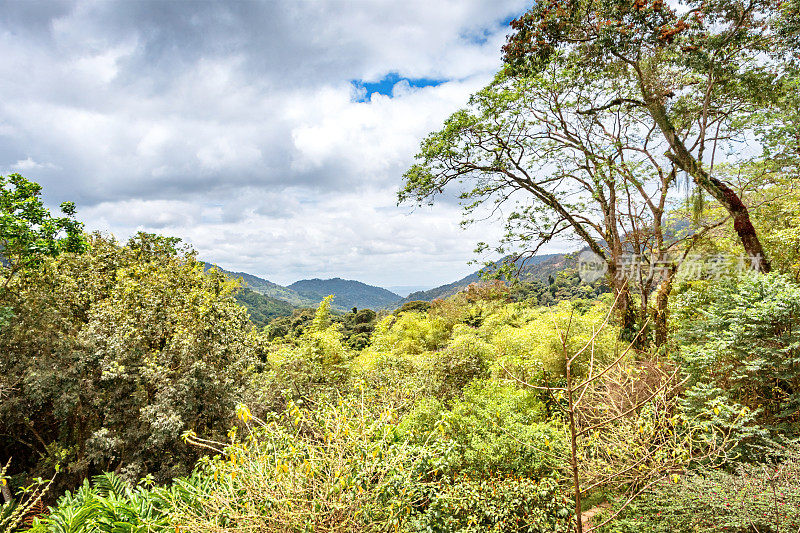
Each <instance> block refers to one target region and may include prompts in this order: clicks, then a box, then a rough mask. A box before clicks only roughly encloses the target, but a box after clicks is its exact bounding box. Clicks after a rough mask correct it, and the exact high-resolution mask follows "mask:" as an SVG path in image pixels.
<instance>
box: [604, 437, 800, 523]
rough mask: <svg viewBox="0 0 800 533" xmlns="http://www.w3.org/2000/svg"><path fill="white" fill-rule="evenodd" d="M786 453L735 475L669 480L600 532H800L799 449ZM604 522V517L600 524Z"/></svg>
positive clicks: (721, 473)
mask: <svg viewBox="0 0 800 533" xmlns="http://www.w3.org/2000/svg"><path fill="white" fill-rule="evenodd" d="M782 455H783V457H782V461H781V462H773V463H771V464H768V465H738V466H737V468H736V469H735V470H734V471H732V472H727V471H723V470H699V471H697V472H694V473H692V474H690V475H686V476H678V477H676V478H675V479H674V480H670V481H666V480H665V481H664V482H662V483H660V484H659V485H656V486H655V487H654V488H653V489H652V490H650V491H648V492H647V493H645V495H644V496H643V497H642V498H640V499H639V500H637V501H636V502H635V503H634V504H633V505H631V506H630V507H629V508H628V509H626V510H625V511H624V512H623V514H622V515H621V516H620V517H619V518H618V519H616V520H614V521H613V522H612V523H610V524H609V525H607V526H606V527H604V528H602V529H601V530H600V531H602V532H604V533H612V532H613V533H628V532H630V533H673V532H676V533H684V532H685V533H690V532H691V533H694V532H711V531H739V532H742V533H744V532H745V531H762V532H763V531H774V532H778V531H796V530H797V529H798V528H799V527H800V462H798V457H797V452H796V449H795V451H791V450H786V451H785V452H784V453H783V454H782ZM674 481H677V483H675V482H674ZM619 503H620V502H617V504H619ZM612 512H613V511H612ZM607 514H608V512H607V513H605V515H606V516H607ZM603 518H604V515H599V516H598V517H597V518H596V520H597V521H598V522H599V521H602V520H603Z"/></svg>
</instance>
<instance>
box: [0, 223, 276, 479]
mask: <svg viewBox="0 0 800 533" xmlns="http://www.w3.org/2000/svg"><path fill="white" fill-rule="evenodd" d="M175 244H176V241H174V240H170V239H163V238H159V237H157V236H152V235H147V234H139V235H138V236H137V237H135V238H134V239H133V240H132V241H131V242H130V243H129V245H128V246H120V245H119V244H117V243H116V242H114V241H113V240H110V239H106V238H103V237H100V236H93V237H92V238H91V239H90V249H89V251H88V252H87V253H84V254H73V253H64V254H61V255H60V256H58V257H57V258H55V259H50V260H47V261H44V262H42V264H41V265H40V268H39V269H38V271H37V274H36V275H35V276H33V275H31V276H25V277H23V278H20V280H19V282H18V283H17V286H16V290H15V294H14V297H13V298H11V299H9V300H8V302H9V304H11V306H12V307H13V309H14V316H13V317H12V318H11V321H10V324H9V325H8V326H7V327H5V328H4V329H3V330H2V331H0V390H3V391H4V397H3V401H2V402H1V403H0V433H2V434H4V435H8V436H10V438H8V439H4V440H3V443H2V444H1V445H0V450H1V452H0V453H3V454H5V455H7V456H13V457H15V459H16V461H17V463H16V464H17V466H18V468H24V469H25V470H27V471H28V472H31V473H41V475H47V474H48V473H50V472H52V470H51V469H52V468H53V466H54V465H55V464H56V463H61V464H62V465H64V466H65V472H64V474H63V475H60V476H59V477H58V480H57V481H58V483H59V485H61V486H64V485H66V486H69V485H70V484H72V483H74V482H75V481H76V480H78V481H79V480H80V479H82V478H85V477H86V476H88V475H92V474H95V473H99V472H102V471H103V470H109V469H111V470H114V469H118V470H119V471H120V472H122V474H123V475H124V477H126V478H127V479H136V478H138V477H140V476H143V475H145V474H147V473H152V474H154V475H155V476H156V477H157V479H160V480H165V479H169V478H170V477H173V476H175V475H178V474H181V473H186V472H188V471H189V470H190V469H191V467H192V465H193V463H194V461H195V460H196V458H197V453H196V452H195V451H193V450H189V449H187V448H186V447H184V446H181V445H180V444H179V443H180V435H181V433H182V432H183V431H184V430H186V429H189V428H191V429H195V430H197V431H201V432H203V433H206V434H209V435H215V434H222V433H223V432H224V431H225V429H226V428H227V426H228V423H229V418H228V413H230V410H231V409H232V407H233V405H235V403H236V401H238V400H239V398H240V396H241V395H242V394H244V392H245V391H246V390H247V389H248V388H249V381H248V378H247V377H246V374H245V371H246V370H247V369H248V368H249V367H250V366H252V364H253V362H254V361H255V360H257V357H258V353H257V352H258V350H259V346H260V344H259V342H260V341H259V340H258V339H257V337H256V336H255V331H254V330H253V328H252V326H251V325H250V324H249V322H248V321H247V316H246V312H245V310H244V309H243V308H241V307H240V306H238V305H236V303H235V300H234V293H235V291H236V284H235V283H234V282H231V281H229V280H228V279H227V278H225V277H224V276H223V275H221V274H214V273H209V274H204V273H203V269H202V266H201V265H200V264H199V263H197V262H196V261H195V259H194V256H193V254H191V253H180V252H178V250H177V249H176V248H175Z"/></svg>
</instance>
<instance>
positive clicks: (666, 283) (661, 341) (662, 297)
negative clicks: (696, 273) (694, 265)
mask: <svg viewBox="0 0 800 533" xmlns="http://www.w3.org/2000/svg"><path fill="white" fill-rule="evenodd" d="M676 271H677V267H676V266H672V267H671V268H670V269H669V270H668V271H667V273H666V277H665V278H664V279H663V280H662V281H661V283H660V284H659V285H658V292H657V293H656V300H655V309H653V329H654V332H655V343H656V348H660V347H662V346H664V345H666V344H667V336H668V330H667V320H668V319H669V310H668V304H669V293H670V292H671V291H672V280H673V278H674V276H675V272H676Z"/></svg>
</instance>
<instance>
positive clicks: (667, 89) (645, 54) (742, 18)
mask: <svg viewBox="0 0 800 533" xmlns="http://www.w3.org/2000/svg"><path fill="white" fill-rule="evenodd" d="M797 4H798V3H797V1H792V2H780V1H778V0H712V1H708V0H705V1H701V0H685V1H683V2H681V3H679V4H677V5H675V8H673V7H670V5H668V4H667V3H666V2H664V1H663V0H545V1H542V2H537V3H536V4H535V5H534V6H533V7H532V8H531V9H530V10H529V11H528V12H527V13H526V14H525V15H523V16H522V17H520V18H518V19H517V20H515V21H514V22H512V28H513V30H514V32H513V33H512V35H510V36H509V39H508V44H507V45H506V46H505V47H504V49H503V50H504V60H505V61H506V62H507V64H508V65H509V67H510V68H511V69H512V70H513V71H514V72H515V73H517V74H520V75H524V76H527V75H530V73H531V72H537V71H540V70H541V69H542V68H544V67H545V66H546V65H547V64H548V63H549V62H551V61H553V59H554V58H555V57H557V55H558V54H563V53H566V54H568V55H569V56H570V57H572V58H574V59H575V60H576V61H578V62H580V64H581V66H582V67H583V68H584V69H586V70H587V71H592V72H609V71H610V70H613V71H614V72H617V73H620V74H622V75H624V76H625V78H626V79H627V80H628V81H629V84H620V85H619V88H610V89H611V90H608V91H607V92H605V94H604V96H605V103H604V104H603V106H602V107H603V108H615V107H619V106H638V107H641V108H642V109H643V110H645V111H646V112H647V114H648V115H649V126H650V127H651V128H652V129H654V130H655V131H658V132H660V134H661V136H662V137H663V139H664V140H665V141H666V143H667V144H668V150H667V152H666V155H667V157H669V158H670V159H671V160H672V161H673V162H674V164H675V165H676V166H677V167H678V168H679V169H680V170H682V171H684V172H686V173H687V174H688V175H689V176H691V178H692V180H693V181H694V182H695V183H696V184H697V186H699V187H701V188H702V189H703V190H705V191H707V192H708V193H709V194H710V195H711V196H712V197H713V198H714V199H716V200H717V201H718V202H719V203H720V204H721V205H722V206H724V208H725V209H726V210H727V211H728V212H729V213H730V216H731V217H732V218H733V221H734V229H735V230H736V233H737V234H738V237H739V239H740V241H741V243H742V245H743V247H744V249H745V251H746V252H747V253H748V254H749V255H750V256H751V257H752V258H754V259H755V260H756V262H757V264H759V266H760V269H761V270H762V271H764V272H767V271H769V270H770V263H769V261H768V259H767V258H766V257H765V254H764V249H763V247H762V244H761V241H760V240H759V238H758V235H757V234H756V231H755V229H754V227H753V224H752V223H751V221H750V215H749V212H748V209H747V207H746V206H745V205H744V203H743V202H742V200H741V198H740V197H739V196H738V195H737V194H736V193H735V191H734V190H733V189H732V188H731V187H730V186H729V185H728V184H727V183H725V182H724V181H723V180H720V179H718V178H717V177H716V176H715V175H714V172H713V168H714V162H715V158H716V157H717V156H718V153H717V152H718V149H719V148H720V146H721V145H722V144H728V145H729V146H730V145H731V144H732V141H739V142H742V141H745V140H747V138H748V133H751V132H750V131H748V129H750V126H751V125H749V124H748V123H747V118H748V117H749V116H750V115H752V114H754V113H756V112H758V111H760V110H763V109H764V108H765V107H769V106H772V105H774V104H775V100H774V96H775V95H780V94H782V88H783V87H784V86H785V80H786V77H787V76H788V75H790V73H791V68H790V67H789V66H790V65H791V64H792V62H793V61H794V60H796V58H797V50H798V40H797V37H796V30H797V27H798V23H797V21H798V18H800V14H798V7H797ZM631 88H633V89H635V94H634V95H631V94H630V89H631ZM751 131H752V130H751Z"/></svg>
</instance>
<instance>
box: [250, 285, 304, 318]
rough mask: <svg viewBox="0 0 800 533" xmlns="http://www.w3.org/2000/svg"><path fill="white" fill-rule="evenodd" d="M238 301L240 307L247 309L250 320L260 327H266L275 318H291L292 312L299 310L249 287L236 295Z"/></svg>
mask: <svg viewBox="0 0 800 533" xmlns="http://www.w3.org/2000/svg"><path fill="white" fill-rule="evenodd" d="M236 301H237V302H238V303H239V305H243V306H245V307H246V308H247V312H248V313H249V314H250V320H251V321H252V322H253V324H255V325H256V326H259V327H263V326H266V325H267V324H269V322H270V321H271V320H272V319H273V318H278V317H281V316H291V315H292V312H293V311H294V310H295V309H297V308H296V307H295V306H293V305H292V304H290V303H288V302H284V301H283V300H278V299H277V298H273V297H271V296H266V295H264V294H261V293H258V292H256V291H254V290H252V289H248V288H247V287H245V288H243V289H241V290H240V291H239V292H238V293H236Z"/></svg>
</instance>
